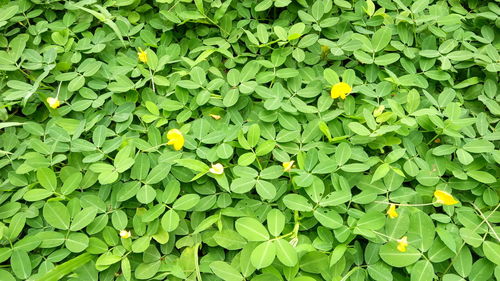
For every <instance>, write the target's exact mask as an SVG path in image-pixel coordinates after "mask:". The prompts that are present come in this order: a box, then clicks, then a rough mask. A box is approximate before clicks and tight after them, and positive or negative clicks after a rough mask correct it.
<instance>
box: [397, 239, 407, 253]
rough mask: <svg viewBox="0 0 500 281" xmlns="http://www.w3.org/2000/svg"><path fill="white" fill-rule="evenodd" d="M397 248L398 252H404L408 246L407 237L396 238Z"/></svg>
mask: <svg viewBox="0 0 500 281" xmlns="http://www.w3.org/2000/svg"><path fill="white" fill-rule="evenodd" d="M397 241H398V246H397V249H398V251H400V252H406V247H407V246H408V237H406V236H403V238H401V239H398V240H397Z"/></svg>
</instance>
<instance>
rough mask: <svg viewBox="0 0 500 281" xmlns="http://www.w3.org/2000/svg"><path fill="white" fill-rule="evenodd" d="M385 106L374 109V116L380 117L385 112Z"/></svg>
mask: <svg viewBox="0 0 500 281" xmlns="http://www.w3.org/2000/svg"><path fill="white" fill-rule="evenodd" d="M384 109H385V106H383V105H381V106H379V107H377V108H376V109H375V110H374V111H373V117H379V116H380V114H382V112H384Z"/></svg>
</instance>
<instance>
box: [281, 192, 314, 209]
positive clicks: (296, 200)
mask: <svg viewBox="0 0 500 281" xmlns="http://www.w3.org/2000/svg"><path fill="white" fill-rule="evenodd" d="M283 203H284V204H285V206H287V208H289V209H292V210H296V211H301V212H309V211H312V209H313V207H312V205H311V203H309V201H308V200H307V198H305V197H304V196H302V195H298V194H288V195H286V196H285V197H283Z"/></svg>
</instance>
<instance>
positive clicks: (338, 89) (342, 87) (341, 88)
mask: <svg viewBox="0 0 500 281" xmlns="http://www.w3.org/2000/svg"><path fill="white" fill-rule="evenodd" d="M351 91H352V88H351V86H349V84H347V83H345V82H339V83H337V84H335V85H333V86H332V91H331V93H330V94H331V97H332V98H333V99H336V98H338V97H340V98H341V99H343V100H345V97H346V96H347V95H348V94H349V93H350V92H351Z"/></svg>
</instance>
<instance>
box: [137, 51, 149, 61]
mask: <svg viewBox="0 0 500 281" xmlns="http://www.w3.org/2000/svg"><path fill="white" fill-rule="evenodd" d="M137 56H138V57H139V60H140V61H141V62H143V63H148V54H147V53H146V52H144V51H143V50H142V49H141V48H139V52H138V53H137Z"/></svg>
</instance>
